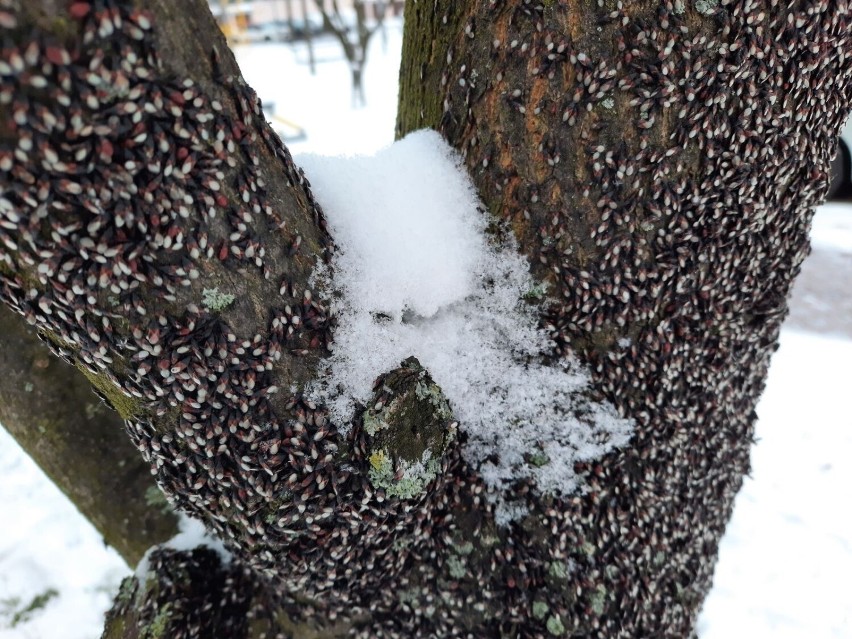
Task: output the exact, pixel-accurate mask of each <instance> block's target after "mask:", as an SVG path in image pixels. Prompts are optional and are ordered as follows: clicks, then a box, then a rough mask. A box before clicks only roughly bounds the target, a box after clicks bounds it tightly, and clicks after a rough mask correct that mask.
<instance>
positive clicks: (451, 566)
mask: <svg viewBox="0 0 852 639" xmlns="http://www.w3.org/2000/svg"><path fill="white" fill-rule="evenodd" d="M447 572H449V573H450V577H452V578H453V579H462V578H464V576H465V575H466V574H467V563H466V562H465V560H464V559H462V558H461V557H458V556H457V555H450V556H449V557H447Z"/></svg>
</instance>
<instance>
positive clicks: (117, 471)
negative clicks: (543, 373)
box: [0, 307, 177, 566]
mask: <svg viewBox="0 0 852 639" xmlns="http://www.w3.org/2000/svg"><path fill="white" fill-rule="evenodd" d="M0 370H2V371H3V375H2V376H0V423H2V425H3V426H4V427H5V428H6V430H8V431H9V433H10V434H11V435H12V437H14V438H15V439H16V440H17V442H18V443H19V444H20V445H21V446H22V447H23V449H24V450H26V451H27V453H28V454H29V455H30V457H32V458H33V460H34V461H35V462H36V463H37V464H38V465H39V466H40V467H41V469H42V470H43V471H44V472H45V473H46V474H47V476H48V477H50V479H51V480H52V481H53V482H54V483H55V484H56V485H57V486H58V487H59V488H60V489H61V490H62V492H64V493H65V494H66V495H67V496H68V498H69V499H70V500H71V501H72V502H73V504H74V505H75V506H76V507H77V508H78V509H79V510H80V512H81V513H82V514H83V515H84V516H85V517H86V518H87V519H88V520H89V521H90V522H92V524H93V525H94V526H95V528H97V529H98V532H100V533H101V535H103V538H104V541H105V542H106V543H107V544H109V545H110V546H112V547H113V548H115V549H116V550H117V551H118V553H119V554H120V555H121V556H122V557H124V559H125V561H127V563H128V564H129V565H131V566H135V565H136V562H138V561H139V560H140V559H141V558H142V555H143V554H144V553H145V551H146V550H147V549H148V548H150V547H151V546H153V545H154V544H159V543H162V542H164V541H166V540H167V539H169V538H170V537H172V536H174V535H175V533H177V520H176V518H175V516H174V514H173V513H172V511H171V508H170V507H169V504H168V502H167V501H166V499H165V497H163V494H162V493H161V492H160V490H159V488H157V485H156V484H155V483H154V481H153V478H152V477H151V473H150V471H149V466H148V464H146V463H145V462H144V461H143V460H142V458H141V457H140V456H139V451H137V450H136V448H135V447H134V446H133V445H132V444H131V443H130V440H129V439H128V438H127V433H125V431H124V425H123V424H122V422H121V419H120V418H119V416H118V415H117V414H116V413H115V412H113V411H111V410H110V409H109V408H107V407H106V406H105V405H104V404H103V402H101V401H100V400H99V399H98V398H97V397H96V396H95V394H94V393H93V392H92V386H91V384H90V383H89V382H88V380H87V379H86V378H85V377H84V376H83V375H81V374H80V373H79V371H77V370H75V369H74V368H73V367H71V366H69V365H68V364H66V363H65V362H62V361H61V360H59V359H57V358H56V357H54V356H53V354H51V352H50V350H49V349H48V348H47V346H45V345H44V344H43V343H42V342H41V341H40V340H39V339H38V337H37V336H36V334H35V330H34V329H32V328H30V327H28V326H27V325H26V323H25V322H23V321H22V320H21V318H20V317H17V316H16V315H14V314H13V313H12V312H11V311H9V310H8V309H7V308H5V307H2V308H0Z"/></svg>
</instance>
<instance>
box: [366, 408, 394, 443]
mask: <svg viewBox="0 0 852 639" xmlns="http://www.w3.org/2000/svg"><path fill="white" fill-rule="evenodd" d="M387 428H389V425H388V423H387V422H386V421H385V420H384V419H382V417H381V409H379V410H374V409H372V410H367V411H364V432H365V433H367V434H368V435H370V436H371V437H375V436H376V434H377V433H378V432H379V431H380V430H385V429H387Z"/></svg>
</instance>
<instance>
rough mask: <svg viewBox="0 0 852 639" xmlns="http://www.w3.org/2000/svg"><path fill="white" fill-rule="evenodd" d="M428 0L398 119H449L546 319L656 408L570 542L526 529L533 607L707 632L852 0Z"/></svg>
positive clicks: (518, 602) (646, 406)
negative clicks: (558, 563) (525, 266)
mask: <svg viewBox="0 0 852 639" xmlns="http://www.w3.org/2000/svg"><path fill="white" fill-rule="evenodd" d="M406 11H407V13H406V24H405V29H406V39H405V42H406V44H405V54H404V56H403V66H402V70H401V78H400V85H401V95H400V109H399V119H398V134H399V135H404V134H405V133H406V132H408V131H411V130H414V129H417V128H422V127H434V128H437V129H438V130H439V131H441V132H442V134H443V135H444V136H445V138H446V139H447V140H448V141H449V142H450V143H451V144H452V145H453V146H455V147H456V148H457V149H459V151H461V152H462V153H463V154H464V156H465V159H466V165H467V167H468V169H469V171H470V173H471V175H472V177H473V179H474V182H475V184H476V185H477V187H478V189H479V193H480V196H481V197H482V199H483V201H484V202H485V203H486V204H487V206H488V208H489V210H490V211H491V213H492V214H493V215H494V216H496V217H497V218H499V219H501V220H505V221H506V222H507V223H508V224H509V225H510V226H511V228H512V230H513V231H514V234H515V236H516V237H517V238H518V240H519V242H520V246H521V250H522V251H523V253H524V254H525V255H526V256H527V257H528V258H529V260H530V264H531V269H532V271H533V272H534V273H535V274H536V276H537V277H538V278H540V279H541V280H543V281H545V282H547V284H548V285H549V288H548V291H549V296H550V300H551V301H550V311H549V313H548V316H547V317H546V318H545V319H544V320H543V326H544V327H545V328H546V329H547V330H548V331H549V332H550V334H551V336H552V338H553V339H554V341H555V342H556V343H557V344H558V346H559V348H560V350H561V351H562V352H563V353H566V354H567V353H570V352H576V353H578V354H579V355H580V356H581V357H582V358H583V359H584V360H585V361H586V362H587V363H589V364H590V366H591V367H592V368H593V370H594V371H595V381H596V385H597V387H598V388H599V389H600V390H601V391H602V392H603V393H604V394H605V395H606V397H607V398H609V399H610V400H612V401H613V402H614V403H615V404H616V405H617V406H618V407H619V408H620V410H621V411H622V412H623V413H624V414H626V415H630V416H632V417H634V418H635V419H636V423H637V430H636V433H635V435H634V437H633V440H632V443H631V445H630V446H629V447H628V448H625V449H624V450H621V451H618V452H616V453H613V454H611V455H609V456H608V457H607V458H606V459H603V460H601V461H600V462H598V463H595V464H591V465H587V466H586V467H585V468H583V469H582V471H583V474H584V475H585V477H586V481H585V485H586V487H587V488H586V489H585V490H584V491H582V493H581V494H580V495H578V496H577V497H575V498H572V499H569V500H566V501H565V502H563V503H559V504H557V505H555V507H554V510H555V511H557V512H558V515H552V516H551V518H550V519H549V521H548V524H549V526H550V529H551V530H552V532H553V534H552V535H550V536H549V538H548V541H547V542H546V543H544V544H542V545H540V546H539V545H537V544H536V543H535V542H534V540H532V539H526V540H524V541H523V543H522V544H521V547H516V558H515V562H517V563H522V564H525V565H526V566H527V567H530V566H533V568H532V570H530V571H529V573H528V574H530V575H531V577H532V581H533V584H530V585H527V586H526V588H527V592H526V593H524V594H520V593H517V594H514V596H512V595H511V594H510V595H509V600H510V601H511V602H512V603H511V604H510V606H511V605H514V606H518V607H519V608H521V609H523V608H525V607H526V605H529V602H530V601H531V600H534V599H536V598H538V599H539V600H540V601H544V602H546V603H547V609H549V610H555V611H558V612H559V615H560V617H561V621H562V625H564V627H565V634H566V635H569V636H595V637H650V636H653V637H663V636H664V637H685V636H688V635H690V634H691V633H692V632H693V630H692V627H693V624H694V621H695V617H696V614H697V612H698V610H699V607H700V605H701V602H702V601H703V599H704V596H705V594H706V592H707V590H708V589H709V587H710V583H711V578H712V571H713V566H714V563H715V558H716V552H717V543H718V540H719V538H720V536H721V534H722V532H723V531H724V528H725V524H726V522H727V521H728V517H729V514H730V511H731V507H732V502H733V498H734V495H735V494H736V492H737V490H738V489H739V487H740V484H741V480H742V476H743V474H744V473H746V472H747V471H748V468H749V447H750V445H751V442H752V432H753V430H752V427H753V424H754V417H755V416H754V406H755V403H756V401H757V399H758V397H759V395H760V392H761V390H762V388H763V383H764V378H765V373H766V369H767V366H768V362H769V358H770V355H771V353H772V352H773V351H774V350H775V348H776V341H777V336H778V330H779V326H780V324H781V321H782V319H783V317H784V316H785V315H786V312H787V307H786V299H787V296H788V293H789V290H790V285H791V282H792V279H793V277H794V276H795V275H796V274H797V272H798V270H799V265H800V264H801V261H802V259H803V258H804V257H805V255H806V254H807V251H808V239H807V231H808V228H809V224H810V219H811V216H812V213H813V206H814V205H815V204H817V203H818V202H819V201H820V200H821V199H822V197H823V195H824V193H825V191H826V188H827V183H826V182H827V175H828V170H829V165H830V160H831V157H832V155H833V153H834V152H835V149H836V139H837V134H838V132H839V130H840V127H841V125H842V123H843V121H844V119H845V117H846V115H847V113H848V110H849V105H850V103H852V82H850V76H852V56H850V53H852V39H850V6H849V4H848V3H847V2H825V1H807V2H784V3H777V2H772V3H765V2H752V1H750V0H744V1H743V0H727V1H726V0H722V1H721V2H692V1H682V2H630V3H628V2H624V3H622V2H615V1H611V0H601V1H591V0H581V1H574V0H572V1H564V0H558V1H541V2H536V1H529V0H526V1H498V0H492V1H490V2H488V1H478V2H470V3H458V2H446V1H442V0H439V1H438V2H436V3H424V2H410V3H407V6H406ZM542 555H545V556H546V555H550V557H551V558H559V559H560V560H563V561H566V562H567V564H568V565H570V566H571V569H570V570H569V571H568V572H569V574H568V576H567V577H566V581H565V585H566V586H567V587H566V588H565V590H564V591H562V592H560V593H558V594H555V596H554V593H553V592H542V593H540V594H534V592H531V591H534V590H535V587H536V585H537V584H538V583H542V581H541V580H542V576H543V574H544V570H543V568H544V565H543V562H542V559H543V557H542ZM492 587H495V585H494V584H493V582H491V583H489V584H487V585H485V586H484V587H483V590H484V591H487V590H488V589H490V588H492ZM496 589H497V590H499V591H501V592H500V595H501V596H503V597H505V596H506V591H505V589H503V588H500V587H499V586H496ZM522 602H523V603H522ZM510 609H511V608H510ZM539 610H545V608H544V607H540V608H539ZM547 614H549V613H547ZM506 628H507V626H506V625H504V626H503V629H506ZM535 633H536V631H535V630H534V629H533V628H531V627H529V626H527V629H526V630H525V631H524V632H523V633H521V634H524V635H525V636H526V634H535ZM510 634H513V632H512V633H510ZM554 634H557V633H554Z"/></svg>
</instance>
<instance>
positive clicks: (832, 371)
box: [0, 25, 852, 639]
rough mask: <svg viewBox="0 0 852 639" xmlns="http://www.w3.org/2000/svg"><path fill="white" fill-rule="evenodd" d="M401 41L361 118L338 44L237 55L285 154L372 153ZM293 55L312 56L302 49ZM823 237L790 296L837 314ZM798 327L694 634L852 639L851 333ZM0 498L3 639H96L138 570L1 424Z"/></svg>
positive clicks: (375, 55) (841, 222)
mask: <svg viewBox="0 0 852 639" xmlns="http://www.w3.org/2000/svg"><path fill="white" fill-rule="evenodd" d="M400 42H401V37H400V30H399V26H398V25H393V26H391V27H389V28H388V48H387V54H383V53H382V42H381V36H380V35H378V34H377V36H376V38H375V40H374V43H373V48H372V51H371V54H370V59H369V60H368V64H367V70H366V79H365V87H366V92H367V100H368V108H367V109H363V110H358V111H351V110H350V109H349V105H350V99H351V94H350V89H349V84H348V76H347V73H348V71H347V69H346V66H345V64H344V63H343V62H342V60H341V58H340V54H339V53H338V49H337V48H336V45H334V43H326V44H321V45H318V47H317V55H318V57H321V58H322V59H323V60H326V61H324V62H321V63H319V64H318V73H317V75H316V76H311V75H310V74H309V73H308V71H307V67H306V66H305V65H304V64H301V63H299V62H298V61H297V60H295V59H294V52H293V50H292V49H290V48H288V47H285V46H283V45H262V46H254V47H244V48H241V49H239V50H238V51H237V55H238V59H239V61H240V64H241V66H242V69H243V72H244V73H245V74H246V77H247V78H248V79H249V82H250V83H251V84H252V85H253V86H255V88H256V89H257V90H258V93H259V94H260V96H261V97H262V98H263V99H264V100H265V101H275V103H276V114H277V115H280V116H282V117H285V118H287V119H288V120H292V121H294V122H296V123H297V124H299V125H301V126H302V127H304V128H306V129H307V134H308V135H307V139H306V140H305V141H303V142H299V143H294V144H291V145H290V146H291V149H292V150H293V151H294V153H298V152H305V151H311V152H315V153H324V154H332V153H368V152H372V151H375V150H376V149H378V148H380V147H381V146H384V145H385V144H388V143H390V142H391V140H392V139H393V123H394V113H395V109H396V81H397V65H398V60H399V51H400ZM296 54H297V57H298V59H299V60H302V61H304V60H305V59H306V55H305V51H304V49H300V50H298V51H297V52H296ZM814 235H815V251H814V255H813V256H812V258H811V260H813V261H812V263H813V264H815V265H818V266H819V267H820V269H819V270H818V271H816V272H813V273H809V268H810V267H809V264H810V262H809V264H808V265H806V267H805V272H804V273H803V275H802V278H803V280H804V278H805V277H808V276H809V277H810V278H811V279H812V281H814V282H819V281H824V282H829V281H833V282H834V283H835V284H838V285H839V288H836V289H832V290H827V291H826V292H823V291H818V290H810V291H809V290H805V291H801V292H798V293H797V295H796V298H795V299H796V301H797V303H798V300H802V299H806V298H808V297H809V298H810V299H811V302H812V304H813V305H814V309H815V311H816V310H818V311H819V312H820V313H824V314H825V315H826V317H828V318H831V316H832V315H837V311H836V309H835V307H834V306H833V305H832V299H836V296H837V295H840V296H841V297H842V298H843V299H840V300H839V302H841V303H848V300H849V299H852V294H850V291H849V290H848V288H849V283H850V282H852V206H850V205H829V206H827V207H824V208H823V209H821V210H820V213H819V214H818V216H817V220H816V223H815V233H814ZM819 255H824V256H826V259H827V260H828V261H827V262H823V261H819V260H816V259H815V258H817V256H819ZM844 284H845V286H844ZM837 291H840V293H838V292H837ZM832 296H834V297H832ZM794 311H795V309H794ZM791 319H792V318H791ZM838 326H839V327H838ZM796 327H797V328H796V329H795V330H785V331H784V332H783V333H782V338H781V348H780V350H779V351H778V353H777V354H776V356H775V360H774V362H773V366H772V370H771V371H770V375H769V382H768V387H767V391H766V393H765V395H764V397H763V399H762V401H761V403H760V406H759V407H758V414H759V415H760V423H759V424H758V432H757V434H758V437H759V438H760V442H759V444H758V445H757V446H756V447H755V449H754V453H753V466H754V469H753V473H752V475H753V477H752V479H747V480H746V483H745V486H744V488H743V491H742V493H741V494H740V495H739V497H738V500H737V505H736V510H735V512H734V517H733V520H732V521H731V524H730V526H729V529H728V534H727V535H726V536H725V538H724V540H723V542H722V549H721V555H720V561H719V565H718V567H717V570H716V580H715V587H714V589H713V591H712V592H711V594H710V597H709V598H708V600H707V603H706V606H705V610H704V612H703V614H702V616H701V619H700V622H699V630H700V636H701V639H739V638H741V637H742V638H746V637H747V638H748V639H770V638H771V639H787V638H790V639H804V638H811V637H814V638H817V637H818V638H819V639H852V612H850V611H852V602H851V601H850V595H849V593H850V592H852V589H850V585H849V584H850V575H852V514H850V512H849V504H850V503H852V465H850V459H852V405H850V404H852V401H850V399H849V386H850V381H852V375H850V366H852V364H850V362H852V332H848V331H847V330H846V328H845V325H838V324H837V323H836V322H833V321H828V322H827V323H826V324H825V326H822V325H820V326H818V327H815V326H814V325H813V324H808V323H807V322H805V323H804V324H802V323H801V322H799V323H796ZM803 328H805V329H808V330H820V331H824V330H827V331H829V332H830V333H832V334H831V335H825V334H822V335H818V334H815V333H806V332H803ZM0 503H2V504H3V512H2V516H0V522H2V523H0V639H47V638H48V637H49V638H50V639H95V638H96V637H98V636H100V629H101V616H102V614H103V611H104V610H106V608H107V607H108V606H109V601H110V596H109V594H108V592H110V591H111V590H113V589H114V588H115V587H116V586H117V584H118V582H119V581H120V579H121V577H122V576H124V575H125V574H129V571H128V569H127V567H126V566H125V565H124V563H123V562H122V561H121V559H120V558H119V557H118V556H117V555H116V554H115V552H113V551H112V550H110V549H106V548H104V546H103V544H102V542H101V540H100V538H99V536H98V535H97V533H96V532H95V531H94V529H92V528H91V526H90V525H89V524H88V523H87V522H85V521H84V520H83V519H82V518H81V517H80V516H79V515H78V514H77V512H76V510H75V509H74V508H73V506H71V505H70V504H69V503H68V501H67V500H66V499H65V498H64V496H63V495H62V494H61V493H60V492H59V491H58V490H57V489H56V488H55V487H54V486H53V485H52V484H50V482H49V481H48V480H47V479H46V478H44V477H43V475H41V473H40V471H39V470H38V469H37V468H36V467H35V466H34V465H33V463H32V462H31V461H30V460H29V458H27V457H26V456H25V455H24V454H23V453H22V452H21V451H20V449H19V448H18V447H17V445H16V444H15V443H14V442H13V441H12V440H11V439H10V438H9V437H8V435H6V433H5V431H3V430H2V429H0ZM49 588H55V589H56V590H57V591H59V593H60V594H59V596H57V597H55V598H53V599H52V600H51V601H49V602H48V604H47V605H46V607H45V608H44V609H43V610H42V611H40V612H39V613H36V614H35V615H34V617H33V619H32V620H31V621H29V622H26V623H21V624H19V625H18V627H17V628H15V629H11V628H9V621H10V619H11V617H12V615H13V614H14V612H15V611H17V610H20V608H21V607H23V606H26V605H27V604H28V603H29V602H30V601H31V600H32V598H33V597H34V596H35V595H38V594H41V593H44V592H46V591H47V590H48V589H49ZM15 600H17V602H18V603H14V602H15Z"/></svg>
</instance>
